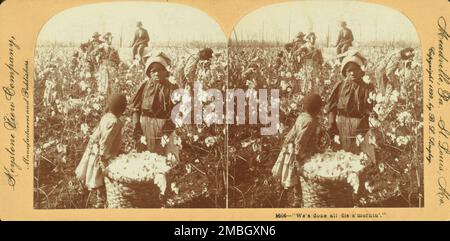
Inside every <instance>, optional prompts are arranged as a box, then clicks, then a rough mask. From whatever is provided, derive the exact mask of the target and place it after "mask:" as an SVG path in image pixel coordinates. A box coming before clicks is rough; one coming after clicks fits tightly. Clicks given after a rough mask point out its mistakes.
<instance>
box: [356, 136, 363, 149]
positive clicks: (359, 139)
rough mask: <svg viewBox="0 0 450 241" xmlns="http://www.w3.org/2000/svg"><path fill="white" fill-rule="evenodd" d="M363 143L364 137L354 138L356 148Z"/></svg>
mask: <svg viewBox="0 0 450 241" xmlns="http://www.w3.org/2000/svg"><path fill="white" fill-rule="evenodd" d="M363 141H364V137H363V136H362V135H361V134H358V135H357V136H356V146H360V145H361V143H363Z"/></svg>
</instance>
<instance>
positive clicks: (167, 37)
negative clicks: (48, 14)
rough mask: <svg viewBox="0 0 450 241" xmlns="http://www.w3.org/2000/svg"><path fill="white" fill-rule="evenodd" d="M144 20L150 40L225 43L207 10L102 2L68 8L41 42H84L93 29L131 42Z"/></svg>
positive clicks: (50, 24)
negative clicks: (139, 24)
mask: <svg viewBox="0 0 450 241" xmlns="http://www.w3.org/2000/svg"><path fill="white" fill-rule="evenodd" d="M137 21H142V23H143V25H144V28H146V29H147V30H148V32H149V35H150V41H151V42H155V43H158V42H166V41H182V42H184V41H208V42H209V41H211V42H226V39H227V38H226V36H225V35H224V33H223V32H222V29H221V28H220V26H219V25H218V24H217V23H216V22H215V21H214V20H213V19H212V18H211V17H209V16H208V15H207V14H206V13H204V12H202V11H200V10H198V9H195V8H191V7H189V6H185V5H180V4H172V3H170V4H168V3H142V2H128V3H123V2H122V3H100V4H89V5H84V6H81V7H76V8H71V9H68V10H65V11H63V12H61V13H59V14H57V15H55V16H54V17H53V18H51V19H50V20H49V21H48V22H47V23H46V24H45V25H44V26H43V28H42V30H41V32H40V34H39V37H38V43H40V42H44V41H52V42H54V41H56V42H62V43H64V42H69V41H71V42H75V43H81V42H85V41H87V40H88V39H89V37H90V36H92V33H93V32H99V33H100V34H103V33H106V32H111V33H112V34H113V36H114V37H113V44H118V42H119V39H120V36H122V39H123V43H124V44H125V45H127V44H130V42H131V41H132V38H133V36H134V32H135V30H136V22H137Z"/></svg>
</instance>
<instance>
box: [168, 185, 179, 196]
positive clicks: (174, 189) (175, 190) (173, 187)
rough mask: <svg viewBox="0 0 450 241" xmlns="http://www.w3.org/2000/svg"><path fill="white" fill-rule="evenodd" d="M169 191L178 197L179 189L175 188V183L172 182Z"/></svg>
mask: <svg viewBox="0 0 450 241" xmlns="http://www.w3.org/2000/svg"><path fill="white" fill-rule="evenodd" d="M170 189H172V191H173V192H174V193H175V194H177V195H178V193H179V191H180V188H178V187H177V184H176V183H175V182H172V183H171V184H170Z"/></svg>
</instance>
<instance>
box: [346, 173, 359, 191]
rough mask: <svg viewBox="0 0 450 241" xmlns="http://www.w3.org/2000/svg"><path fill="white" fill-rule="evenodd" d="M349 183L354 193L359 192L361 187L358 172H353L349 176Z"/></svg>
mask: <svg viewBox="0 0 450 241" xmlns="http://www.w3.org/2000/svg"><path fill="white" fill-rule="evenodd" d="M347 183H348V184H350V186H352V188H353V193H355V194H356V193H358V189H359V177H358V175H357V174H356V173H354V172H352V173H350V174H349V175H348V176H347Z"/></svg>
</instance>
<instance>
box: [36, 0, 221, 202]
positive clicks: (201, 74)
mask: <svg viewBox="0 0 450 241" xmlns="http://www.w3.org/2000/svg"><path fill="white" fill-rule="evenodd" d="M226 41H227V38H226V37H225V35H224V34H223V32H222V30H221V28H220V26H219V25H218V24H217V23H216V22H215V21H214V20H212V18H210V17H209V16H208V15H207V14H205V13H203V12H201V11H199V10H197V9H194V8H192V7H189V6H185V5H179V4H167V3H102V4H88V5H83V6H80V7H76V8H71V9H67V10H65V11H63V12H61V13H59V14H57V15H55V16H54V17H52V18H51V19H50V20H49V21H48V22H47V23H46V24H45V25H44V27H43V28H42V30H41V32H40V34H39V37H38V41H37V46H36V55H35V73H34V74H35V78H36V80H35V90H34V93H35V94H34V98H35V99H34V103H35V104H34V112H35V120H34V129H35V130H36V131H35V132H34V138H35V139H34V146H35V148H34V154H35V155H34V157H35V158H34V160H35V169H34V180H35V181H34V207H35V208H37V209H68V208H70V209H76V208H163V207H164V208H172V207H194V208H222V207H225V194H226V183H225V182H226V178H225V177H226V173H225V170H226V158H225V156H226V155H225V145H224V143H225V141H224V140H225V127H226V126H225V125H223V124H222V125H219V124H211V123H209V124H204V123H197V124H196V125H182V123H177V122H175V121H172V118H171V113H172V111H173V109H174V107H176V105H175V104H176V103H177V96H176V95H174V93H175V92H176V91H177V90H184V91H186V92H187V93H192V92H194V86H196V87H197V89H198V90H197V89H196V90H195V91H202V89H206V88H216V89H219V90H222V89H223V87H224V86H225V84H226V81H227V62H228V57H227V48H226V44H227V42H226ZM194 82H195V83H200V84H197V85H195V84H194ZM202 93H203V92H202ZM178 98H180V97H179V96H178ZM178 102H179V101H178ZM204 102H205V103H204V106H205V108H206V106H207V100H205V101H204ZM200 108H202V107H200ZM200 111H202V110H201V109H200ZM201 113H202V112H201ZM204 118H206V117H204Z"/></svg>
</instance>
